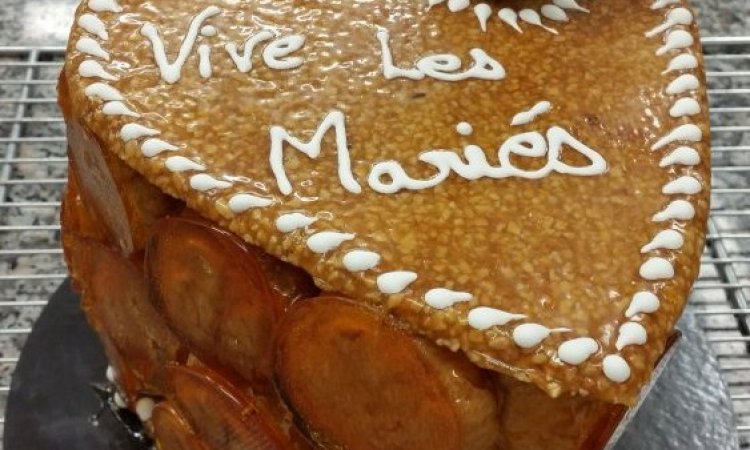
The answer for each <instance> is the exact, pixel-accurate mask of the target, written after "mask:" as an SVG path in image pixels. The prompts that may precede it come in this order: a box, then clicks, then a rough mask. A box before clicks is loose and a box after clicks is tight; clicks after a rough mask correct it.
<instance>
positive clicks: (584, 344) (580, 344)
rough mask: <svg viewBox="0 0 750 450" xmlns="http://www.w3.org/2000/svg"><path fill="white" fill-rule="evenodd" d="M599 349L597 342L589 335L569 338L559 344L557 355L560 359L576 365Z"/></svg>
mask: <svg viewBox="0 0 750 450" xmlns="http://www.w3.org/2000/svg"><path fill="white" fill-rule="evenodd" d="M598 351H599V344H598V343H597V342H596V341H595V340H594V339H591V338H589V337H582V338H576V339H571V340H569V341H565V342H563V343H562V344H560V347H558V349H557V357H558V358H560V361H562V362H564V363H566V364H570V365H572V366H577V365H579V364H582V363H583V362H585V361H586V360H587V359H589V358H590V357H591V355H593V354H594V353H596V352H598Z"/></svg>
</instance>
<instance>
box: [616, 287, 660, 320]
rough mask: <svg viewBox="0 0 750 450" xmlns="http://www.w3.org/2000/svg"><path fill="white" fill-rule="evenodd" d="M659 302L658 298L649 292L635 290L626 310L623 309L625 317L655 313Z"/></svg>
mask: <svg viewBox="0 0 750 450" xmlns="http://www.w3.org/2000/svg"><path fill="white" fill-rule="evenodd" d="M660 303H661V302H659V298H658V297H657V296H656V295H655V294H653V293H651V292H647V291H641V292H636V294H635V295H633V299H632V300H631V301H630V305H629V306H628V309H627V311H625V317H627V318H628V319H630V318H633V317H634V316H636V315H638V314H652V313H655V312H656V311H658V310H659V306H660Z"/></svg>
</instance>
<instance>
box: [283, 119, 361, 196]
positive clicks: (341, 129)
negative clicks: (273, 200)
mask: <svg viewBox="0 0 750 450" xmlns="http://www.w3.org/2000/svg"><path fill="white" fill-rule="evenodd" d="M331 128H333V129H334V131H335V134H336V150H337V154H338V172H339V173H338V174H339V180H340V181H341V184H342V185H343V186H344V188H345V189H346V190H347V191H349V192H351V193H354V194H359V193H360V192H362V187H361V186H360V185H359V183H357V181H356V180H355V179H354V175H353V174H352V168H351V161H350V158H349V147H348V144H347V138H346V124H345V119H344V114H343V113H342V112H340V111H333V112H331V113H329V114H328V115H327V116H326V118H325V119H324V120H323V122H322V123H321V124H320V126H319V127H318V130H317V131H316V132H315V134H314V135H313V137H312V138H311V139H310V140H309V141H308V142H302V141H301V140H299V139H297V138H295V137H293V136H291V135H290V134H289V133H288V132H287V130H286V129H284V128H283V127H280V126H274V127H271V154H270V162H271V170H272V171H273V174H274V175H275V177H276V182H277V184H278V187H279V190H280V191H281V192H282V193H283V194H285V195H289V194H291V193H292V185H291V183H290V182H289V178H288V177H287V175H286V170H285V169H284V143H288V144H289V145H291V146H292V147H294V148H295V149H297V150H299V151H301V152H302V153H304V154H305V155H307V156H308V157H310V158H312V159H316V158H317V157H318V156H319V155H320V151H321V145H322V141H323V137H324V136H325V134H326V133H327V132H328V130H330V129H331Z"/></svg>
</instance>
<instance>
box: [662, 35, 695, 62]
mask: <svg viewBox="0 0 750 450" xmlns="http://www.w3.org/2000/svg"><path fill="white" fill-rule="evenodd" d="M693 42H694V40H693V35H692V34H690V33H689V32H687V31H685V30H674V31H670V32H669V34H667V39H666V42H665V43H664V46H662V47H660V48H659V49H658V50H657V51H656V54H657V55H658V56H661V55H664V54H666V53H668V52H670V51H672V50H682V49H683V48H688V47H691V46H692V45H693Z"/></svg>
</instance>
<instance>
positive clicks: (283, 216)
mask: <svg viewBox="0 0 750 450" xmlns="http://www.w3.org/2000/svg"><path fill="white" fill-rule="evenodd" d="M682 3H683V2H682V1H680V0H657V1H656V3H653V4H652V3H651V0H613V1H606V2H604V1H598V2H595V1H586V0H579V2H578V3H577V2H576V1H574V0H554V1H551V0H548V1H540V0H513V1H510V0H509V1H507V2H504V1H503V2H488V3H478V2H470V1H469V0H449V1H444V0H429V2H428V1H427V0H420V1H415V0H380V1H363V0H352V1H330V0H305V1H298V0H273V1H260V0H235V1H229V0H190V1H174V0H152V1H149V2H143V1H136V0H119V1H117V2H116V1H115V0H88V1H86V2H84V3H83V4H82V5H81V7H80V9H79V11H78V14H77V24H78V26H77V27H75V28H74V31H73V33H72V38H71V43H70V48H69V54H68V61H67V64H66V69H65V71H66V77H67V80H68V83H69V86H70V90H71V92H70V95H71V98H72V99H73V104H74V105H75V106H74V108H75V114H76V116H77V117H78V118H79V120H80V121H81V122H82V123H83V124H84V125H85V126H86V127H87V129H88V130H89V131H90V132H91V133H92V134H94V135H95V136H96V137H97V138H98V140H99V141H100V142H101V144H102V147H103V148H105V149H107V151H111V152H114V153H116V154H117V155H119V156H120V157H121V158H122V159H123V160H125V161H126V162H127V163H128V164H129V165H131V166H132V167H134V168H135V169H137V170H138V171H139V172H141V173H142V174H144V175H145V176H146V177H147V178H148V179H149V180H150V181H151V182H152V183H153V184H155V185H157V186H159V187H160V188H161V189H162V190H163V191H165V192H167V193H169V194H171V195H173V196H175V197H178V198H181V199H183V200H185V201H187V203H188V204H189V205H190V206H191V207H192V208H193V209H195V210H197V211H199V212H200V213H201V214H203V215H205V216H206V217H208V218H210V219H212V220H215V221H216V222H218V223H220V224H222V225H224V226H226V227H227V228H229V229H230V230H232V231H234V232H235V233H237V234H238V235H239V236H241V237H242V238H244V239H245V240H247V241H248V242H250V243H253V244H256V245H258V246H261V247H262V248H264V249H265V250H266V251H268V252H269V253H271V254H273V255H276V256H278V257H280V258H282V259H284V260H287V261H289V262H291V263H293V264H295V265H298V266H301V267H303V268H305V269H306V270H307V271H308V272H309V273H310V274H311V275H312V276H313V277H314V278H315V280H316V283H318V284H319V286H320V287H321V288H323V289H325V290H328V291H334V292H341V293H343V294H346V295H348V296H351V297H352V298H354V299H358V300H360V301H366V302H368V303H369V304H372V305H376V306H377V307H379V308H380V309H381V311H383V313H384V314H385V313H388V314H391V315H393V316H394V317H395V318H396V319H397V320H398V321H399V322H400V323H402V324H404V326H405V327H408V328H409V329H410V330H413V331H415V332H418V333H420V334H423V335H425V336H428V337H430V338H432V339H433V340H435V341H436V342H437V343H439V344H441V345H445V346H448V347H450V348H452V349H454V350H459V349H460V350H462V351H464V352H466V353H467V355H468V356H469V357H470V358H471V359H472V361H474V362H475V363H477V364H479V365H481V366H483V367H487V368H490V369H494V370H497V371H500V372H503V373H506V374H509V375H512V376H515V377H517V378H519V379H521V380H524V381H531V382H534V383H535V384H537V385H538V386H540V387H541V388H543V389H545V390H546V391H547V392H549V393H550V394H551V395H553V396H556V395H560V394H561V393H564V392H570V393H578V394H582V395H588V394H591V395H594V396H596V397H597V398H600V399H604V400H607V401H612V402H621V403H632V402H633V401H634V400H635V398H636V397H637V394H638V392H639V389H640V387H641V386H642V385H643V384H644V383H645V382H646V381H647V380H648V378H649V375H650V373H651V371H652V368H653V367H654V365H655V364H656V361H657V360H658V358H659V357H660V356H661V355H662V353H663V351H664V348H665V343H666V341H667V338H668V337H669V335H670V334H671V333H672V329H673V327H674V324H675V322H676V319H677V317H678V316H679V314H680V312H681V311H682V309H683V307H684V304H685V300H686V297H687V293H688V292H689V289H690V286H691V284H692V282H693V280H694V278H695V277H696V275H697V271H698V264H699V257H700V253H701V250H702V245H703V239H704V231H705V219H706V215H707V212H708V198H709V194H708V191H709V187H710V179H709V176H710V175H709V174H710V172H709V163H710V157H709V146H708V114H707V110H706V106H705V105H706V98H705V89H704V85H705V83H704V80H703V76H702V74H701V68H702V59H701V55H700V52H699V48H698V39H697V26H696V24H695V21H694V17H693V15H692V14H691V12H690V10H688V9H687V8H686V7H685V6H684V5H683V4H682Z"/></svg>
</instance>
